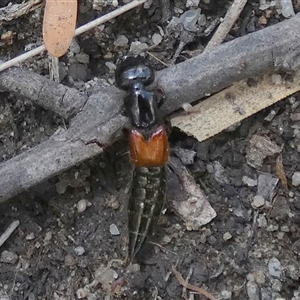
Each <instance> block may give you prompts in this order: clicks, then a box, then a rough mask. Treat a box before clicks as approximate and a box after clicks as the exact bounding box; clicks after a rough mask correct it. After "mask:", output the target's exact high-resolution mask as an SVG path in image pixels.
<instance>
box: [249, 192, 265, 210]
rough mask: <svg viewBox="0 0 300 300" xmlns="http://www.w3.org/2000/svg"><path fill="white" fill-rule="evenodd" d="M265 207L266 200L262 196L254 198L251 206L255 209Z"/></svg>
mask: <svg viewBox="0 0 300 300" xmlns="http://www.w3.org/2000/svg"><path fill="white" fill-rule="evenodd" d="M264 205H265V199H264V198H263V197H262V196H261V195H256V196H254V198H253V200H252V202H251V206H252V207H253V208H254V209H257V208H261V207H263V206H264Z"/></svg>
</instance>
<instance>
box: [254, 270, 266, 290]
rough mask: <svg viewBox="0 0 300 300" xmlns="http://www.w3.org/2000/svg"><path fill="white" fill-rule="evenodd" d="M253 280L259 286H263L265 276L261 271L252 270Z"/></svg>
mask: <svg viewBox="0 0 300 300" xmlns="http://www.w3.org/2000/svg"><path fill="white" fill-rule="evenodd" d="M253 276H254V280H255V282H256V283H257V284H258V285H259V286H263V285H264V284H265V282H266V277H265V274H264V272H263V271H255V272H253Z"/></svg>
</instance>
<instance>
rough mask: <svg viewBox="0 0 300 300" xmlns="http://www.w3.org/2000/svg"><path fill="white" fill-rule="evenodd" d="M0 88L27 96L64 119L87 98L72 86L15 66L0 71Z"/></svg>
mask: <svg viewBox="0 0 300 300" xmlns="http://www.w3.org/2000/svg"><path fill="white" fill-rule="evenodd" d="M0 63H1V61H0ZM0 89H4V90H8V91H10V92H13V93H16V94H18V95H20V96H22V97H25V98H28V99H30V100H31V101H32V102H34V103H35V104H37V105H40V106H42V107H44V108H46V109H50V110H52V111H54V112H55V113H57V114H58V115H60V116H62V117H63V118H66V119H67V118H69V117H71V116H74V115H76V114H77V113H78V112H79V111H80V109H82V107H83V106H84V104H85V103H86V101H87V99H88V97H87V96H86V95H84V94H83V93H80V92H79V91H78V90H76V89H74V88H70V87H67V86H65V85H62V84H57V83H56V82H54V81H52V80H50V79H47V78H46V77H44V76H41V75H39V74H35V73H33V72H30V71H28V70H26V69H20V68H15V67H14V68H11V69H8V70H6V71H4V72H0Z"/></svg>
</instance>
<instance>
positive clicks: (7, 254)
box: [0, 250, 19, 264]
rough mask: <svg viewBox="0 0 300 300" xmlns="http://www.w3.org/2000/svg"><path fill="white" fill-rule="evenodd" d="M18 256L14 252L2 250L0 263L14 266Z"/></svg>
mask: <svg viewBox="0 0 300 300" xmlns="http://www.w3.org/2000/svg"><path fill="white" fill-rule="evenodd" d="M18 258H19V257H18V255H17V254H16V253H14V252H11V251H7V250H4V251H3V252H2V253H1V257H0V262H2V263H7V264H15V263H17V261H18Z"/></svg>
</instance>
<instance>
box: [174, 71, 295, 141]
mask: <svg viewBox="0 0 300 300" xmlns="http://www.w3.org/2000/svg"><path fill="white" fill-rule="evenodd" d="M255 81H256V82H257V84H256V85H254V86H248V85H247V82H246V81H241V82H238V83H235V84H233V85H232V86H231V87H229V88H227V89H225V90H223V91H221V92H219V93H217V94H215V95H213V96H211V97H209V98H208V99H206V100H205V101H202V102H200V103H199V104H197V105H195V106H194V107H193V109H192V111H189V113H187V114H181V115H180V116H176V117H174V118H172V120H171V121H172V126H175V127H178V128H179V129H181V130H182V131H184V132H186V133H187V134H188V135H192V136H194V137H195V138H197V139H198V141H199V142H201V141H204V140H206V139H208V138H210V137H212V136H214V135H216V134H218V133H220V132H221V131H223V130H225V129H226V128H228V127H230V126H232V125H234V124H236V123H237V122H240V121H242V120H244V119H246V118H248V117H249V116H251V115H253V114H255V113H257V112H259V111H260V110H262V109H265V108H266V107H269V106H270V105H272V104H274V103H276V102H278V101H280V100H282V99H285V98H286V97H287V96H290V95H291V94H294V93H295V92H297V91H299V90H300V71H298V72H297V73H296V74H295V77H294V80H293V82H286V83H281V84H277V85H274V84H273V83H272V80H271V79H270V77H269V76H265V78H264V79H263V80H261V79H260V78H256V79H255Z"/></svg>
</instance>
